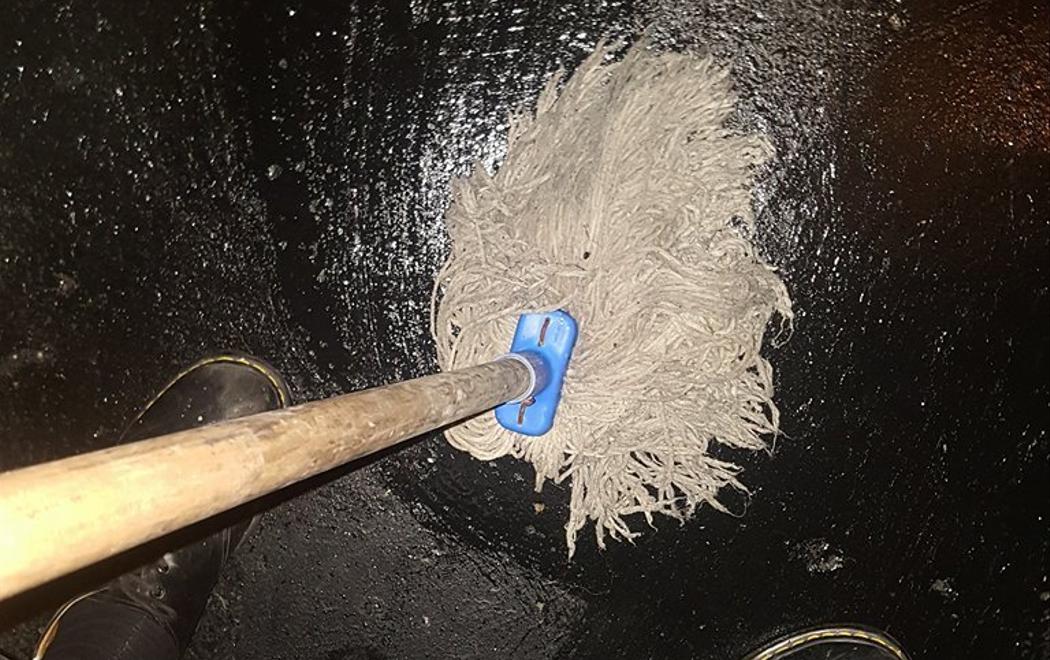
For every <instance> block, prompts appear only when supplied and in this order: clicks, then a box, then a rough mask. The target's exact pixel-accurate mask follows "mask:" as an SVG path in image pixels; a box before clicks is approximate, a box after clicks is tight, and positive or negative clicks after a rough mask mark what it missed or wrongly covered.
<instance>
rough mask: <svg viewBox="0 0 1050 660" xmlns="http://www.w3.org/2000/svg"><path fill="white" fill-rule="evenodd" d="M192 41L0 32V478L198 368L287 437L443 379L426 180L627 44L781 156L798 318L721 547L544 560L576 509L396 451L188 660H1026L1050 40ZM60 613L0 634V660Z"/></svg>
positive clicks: (933, 8) (988, 14)
mask: <svg viewBox="0 0 1050 660" xmlns="http://www.w3.org/2000/svg"><path fill="white" fill-rule="evenodd" d="M175 4H176V3H168V2H154V1H152V0H147V1H143V2H138V3H112V2H110V3H102V2H80V3H72V4H68V5H61V6H48V3H37V2H30V1H28V0H12V1H9V2H8V3H6V4H5V5H4V7H3V8H2V9H0V19H2V21H0V394H3V397H2V399H0V420H4V432H3V434H2V436H0V468H10V467H15V466H19V465H24V464H28V463H32V462H36V461H42V460H46V459H49V458H55V457H59V456H63V455H67V454H71V453H74V452H80V451H85V450H88V449H92V448H98V447H103V446H106V445H107V444H108V443H109V442H112V441H113V438H114V437H115V434H116V432H117V430H118V429H119V428H120V427H121V425H122V424H123V423H124V422H125V420H127V419H128V417H129V416H130V415H131V414H132V413H133V411H134V410H135V409H136V408H137V407H138V406H140V405H141V404H142V403H144V402H145V400H146V399H147V398H148V396H149V393H150V391H151V390H153V389H155V388H156V387H158V386H159V385H160V384H161V383H162V382H163V381H164V380H165V379H166V378H167V377H168V376H170V375H171V374H172V373H173V372H174V371H175V370H177V368H178V366H179V365H182V364H185V363H187V362H189V361H190V360H192V359H194V358H196V357H198V356H200V355H201V354H203V353H206V352H208V351H209V350H214V349H219V348H236V349H240V350H245V351H249V352H253V353H256V354H259V355H261V356H263V357H265V358H267V359H269V360H270V361H272V362H274V363H275V364H276V365H277V366H278V367H279V368H281V369H282V370H283V371H284V372H286V373H287V374H288V376H289V378H290V379H291V380H292V382H293V385H294V388H295V391H296V395H297V396H298V397H299V398H300V399H307V398H316V397H320V396H324V395H326V394H331V393H335V392H340V391H347V390H351V389H357V388H360V387H364V386H368V385H373V384H378V383H382V382H388V381H391V380H395V379H399V378H406V377H410V376H414V375H418V374H422V373H425V372H428V371H431V370H432V369H433V368H434V366H433V351H432V347H431V344H430V341H429V340H428V338H427V330H426V315H427V302H428V297H429V290H430V283H431V281H432V276H433V273H434V270H435V269H436V267H437V266H438V265H439V264H440V262H441V260H442V258H443V254H444V250H445V249H446V245H445V237H444V234H443V230H442V224H441V213H442V210H443V208H444V205H445V204H446V202H447V186H448V182H449V179H450V177H451V176H452V175H454V174H459V173H462V172H463V171H465V169H466V168H467V167H468V166H469V163H470V162H471V161H472V160H474V159H478V158H480V159H482V160H484V161H486V162H488V163H492V162H498V159H499V157H500V154H501V149H502V138H501V135H502V131H503V130H504V129H505V122H506V115H507V113H508V112H509V111H510V110H512V109H513V108H516V107H519V106H520V105H522V104H527V103H528V102H529V101H530V100H531V99H532V98H533V97H534V96H535V94H536V92H537V90H538V88H539V86H540V85H541V84H542V82H543V81H544V79H545V77H546V75H547V73H548V72H550V71H551V70H553V69H554V68H556V67H557V66H558V65H565V66H567V67H570V68H571V67H572V66H574V64H575V63H577V62H578V61H579V60H580V59H581V58H582V57H583V56H584V55H585V54H586V52H587V51H588V50H589V49H590V48H591V47H593V45H594V43H595V40H596V39H597V38H598V37H599V36H600V35H602V34H610V35H614V36H621V35H631V34H636V33H637V29H638V26H639V25H642V24H644V23H648V22H652V21H655V25H656V35H657V37H658V38H660V39H661V40H663V41H664V42H665V43H673V44H677V45H680V46H687V45H692V46H700V47H703V48H708V49H711V50H713V51H714V52H715V53H716V54H717V55H719V56H720V57H722V58H724V59H726V60H727V61H728V62H730V63H731V64H732V66H733V68H734V72H735V75H736V78H737V80H738V81H739V86H740V88H741V92H742V95H743V103H742V108H741V113H740V119H739V121H740V122H741V123H742V124H743V125H746V126H749V127H757V128H760V129H762V130H765V131H767V132H768V133H769V134H770V135H771V136H772V138H773V140H774V142H775V144H776V147H777V150H778V155H779V158H778V159H777V161H776V162H775V164H774V166H773V167H772V168H771V169H770V171H769V172H768V173H767V174H766V176H765V178H764V180H763V183H762V185H761V186H760V190H759V194H758V199H757V206H758V209H759V212H760V213H759V215H760V222H759V228H758V232H757V233H758V236H757V238H758V241H759V242H760V243H761V245H762V246H763V249H764V250H765V251H766V253H767V254H768V256H769V258H770V259H771V260H772V261H773V262H774V263H775V264H777V265H778V266H779V267H780V268H781V269H782V271H783V273H784V276H785V278H786V279H787V281H788V284H789V287H790V290H791V293H792V295H793V297H794V299H795V304H796V309H797V310H798V315H799V317H798V322H797V324H796V329H795V333H794V336H793V337H792V339H791V341H790V342H788V343H787V344H786V345H785V346H783V347H781V348H777V349H771V350H770V353H769V355H770V358H771V359H772V360H773V361H774V365H775V366H776V367H777V373H778V385H779V388H780V389H779V401H780V404H781V409H782V412H783V416H784V423H783V424H784V430H785V437H783V438H781V439H779V441H778V443H777V447H776V452H775V454H774V455H773V456H772V457H769V456H754V457H738V458H740V459H741V460H744V461H745V462H746V465H747V471H746V472H745V473H744V480H745V481H746V483H747V484H749V485H750V486H751V487H752V489H753V491H754V495H753V497H752V499H751V501H750V503H749V504H748V506H747V511H746V515H743V516H742V517H740V518H734V517H730V516H726V515H722V514H718V513H715V512H711V511H706V510H705V511H702V512H700V513H699V514H698V515H697V517H696V519H695V520H693V521H691V522H690V523H688V524H687V525H685V526H683V527H679V526H678V525H677V524H675V523H673V522H672V521H659V523H658V524H659V530H652V531H650V532H648V533H647V534H646V535H645V536H644V537H643V538H641V539H640V540H639V541H638V542H637V543H636V544H635V545H633V546H632V545H616V546H614V547H611V548H610V549H609V550H608V551H606V552H604V553H599V552H598V551H596V550H595V549H594V548H593V547H592V545H593V544H591V543H590V542H589V540H588V539H584V542H583V543H582V544H581V550H580V552H579V553H578V555H577V558H576V559H575V560H574V561H573V562H572V563H568V562H567V561H566V559H565V552H564V545H563V543H564V542H563V532H562V525H563V523H564V519H565V508H566V495H567V493H566V492H564V491H563V490H559V489H557V488H551V489H549V490H547V491H545V492H544V493H542V494H541V495H538V496H537V495H534V494H532V492H531V490H532V489H531V482H532V475H531V474H530V473H529V471H528V470H527V469H525V467H524V466H523V465H521V464H519V463H516V462H514V461H512V460H509V459H508V460H504V461H498V462H495V463H491V464H484V463H479V462H475V461H473V460H472V459H469V458H467V457H465V456H463V455H462V454H459V453H457V452H456V451H454V450H452V449H450V448H449V447H448V446H447V445H445V444H444V443H443V442H441V441H440V440H437V439H429V440H426V441H420V442H417V443H415V444H414V445H412V446H410V447H408V448H406V449H404V450H403V451H400V452H397V453H393V454H389V455H386V456H384V457H382V458H380V459H378V460H374V461H371V462H370V464H369V465H367V466H364V467H361V468H360V469H358V470H356V471H353V472H347V471H343V472H342V473H341V474H339V475H333V476H332V478H331V480H329V482H328V483H327V484H326V485H323V486H320V487H318V488H316V489H314V490H311V491H309V492H308V493H306V494H304V495H302V496H301V497H299V498H297V499H294V500H291V501H289V502H288V503H286V504H285V505H283V506H281V507H279V508H277V509H275V510H274V511H273V512H272V513H270V514H268V516H267V518H266V519H265V522H264V526H263V528H262V530H261V531H260V533H259V534H258V536H257V537H256V538H255V539H254V541H253V542H252V543H251V544H250V546H249V547H248V548H246V549H245V551H244V552H243V553H242V554H241V555H240V556H239V557H238V559H237V560H236V561H235V562H234V564H233V565H232V566H231V567H230V570H229V571H228V572H227V576H226V579H225V580H224V582H223V583H222V585H221V587H220V589H219V591H218V593H217V595H216V597H215V598H214V599H213V601H212V603H211V605H210V609H209V613H208V614H207V616H206V619H205V621H204V622H203V623H202V627H201V630H200V632H199V635H198V639H197V641H196V644H195V647H194V648H193V649H192V650H191V654H190V655H191V657H193V658H201V659H203V658H237V659H249V658H250V659H253V660H256V659H257V660H276V659H288V658H302V659H304V660H337V659H343V658H376V659H378V658H389V659H391V660H392V659H395V658H445V657H462V658H495V657H511V658H547V657H565V658H568V657H572V658H630V659H635V658H712V659H715V660H718V659H726V660H730V659H732V658H737V657H739V656H740V655H741V654H742V653H743V652H744V651H746V650H748V649H749V648H751V647H753V646H755V645H756V644H758V643H760V642H761V641H763V640H766V639H769V638H771V637H774V636H776V635H777V634H779V633H781V632H785V631H788V630H790V629H794V628H798V627H801V626H805V625H810V624H814V623H821V622H856V623H862V624H867V625H871V626H876V627H879V628H883V629H885V630H888V631H889V632H890V633H892V634H893V635H895V636H897V637H898V638H899V639H900V640H901V641H902V642H903V643H904V644H905V645H906V646H907V647H908V648H909V649H910V650H911V651H912V652H913V653H914V654H915V656H916V657H917V658H933V659H939V658H982V659H983V658H990V657H1002V658H1050V581H1048V577H1047V575H1048V573H1050V533H1048V532H1050V529H1048V518H1050V506H1048V502H1050V489H1048V486H1047V484H1048V483H1050V467H1048V466H1050V438H1048V437H1047V434H1048V431H1050V385H1048V380H1047V376H1046V374H1047V371H1048V369H1050V357H1048V348H1050V339H1048V332H1050V290H1048V287H1050V282H1048V264H1050V82H1048V74H1047V71H1050V10H1048V8H1047V5H1046V4H1045V3H1041V2H1031V3H1025V2H972V3H966V4H962V5H957V4H955V3H948V2H917V1H916V2H912V1H910V0H902V1H901V2H896V3H886V2H842V1H837V0H836V1H831V0H829V1H826V2H814V3H804V2H793V3H763V2H733V1H730V0H725V1H723V0H710V1H709V2H688V3H685V2H683V3H672V2H658V1H655V0H654V1H653V2H649V3H631V2H616V1H614V0H609V1H606V2H577V3H559V2H546V3H523V2H505V3H499V4H498V6H497V3H485V2H447V3H436V2H426V1H422V0H421V1H417V2H411V3H404V4H401V3H393V2H388V3H372V2H363V3H353V2H314V3H300V2H290V3H248V2H241V3H211V2H205V1H199V2H189V3H186V6H183V7H175V6H174V5H175ZM263 5H265V6H263ZM537 503H542V504H543V505H544V507H543V508H542V512H538V509H540V507H536V506H535V505H536V504H537ZM739 504H740V506H741V507H743V506H744V504H745V503H744V502H740V503H739ZM56 598H58V595H57V594H55V593H52V594H47V595H43V596H41V597H40V598H38V599H36V601H33V602H28V603H27V602H25V601H20V602H19V604H18V606H17V607H13V606H10V605H9V606H7V607H5V606H2V605H0V621H2V622H3V624H2V627H5V628H6V627H9V626H11V625H13V624H14V623H15V622H18V621H22V623H20V624H19V625H16V626H15V627H14V628H12V629H11V630H10V631H9V632H7V633H5V634H2V635H0V649H3V651H5V652H7V653H9V654H12V655H16V656H17V657H19V658H21V657H28V655H29V653H28V651H27V649H28V646H29V645H30V644H31V642H32V639H33V638H34V637H35V635H36V630H37V628H38V627H39V625H40V624H41V623H42V619H41V616H42V615H44V614H46V613H47V610H48V608H49V607H50V606H51V605H53V602H51V601H53V600H54V599H56ZM49 599H51V600H49Z"/></svg>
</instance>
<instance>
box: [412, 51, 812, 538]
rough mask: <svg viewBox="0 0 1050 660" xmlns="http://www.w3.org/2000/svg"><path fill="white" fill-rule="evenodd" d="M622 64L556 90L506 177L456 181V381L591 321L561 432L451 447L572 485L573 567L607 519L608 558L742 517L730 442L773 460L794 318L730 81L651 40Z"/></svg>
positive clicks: (519, 128) (465, 433)
mask: <svg viewBox="0 0 1050 660" xmlns="http://www.w3.org/2000/svg"><path fill="white" fill-rule="evenodd" d="M613 52H614V49H613V48H611V47H610V46H608V45H602V46H599V47H598V49H597V50H596V51H595V52H594V53H593V54H592V55H591V56H590V57H588V58H587V59H586V60H585V61H584V62H583V63H582V64H581V65H580V67H579V69H578V70H577V71H576V72H575V73H574V74H573V75H572V77H571V78H569V79H568V80H567V81H563V76H562V75H561V74H558V75H555V76H553V77H552V78H551V79H550V81H549V82H548V83H547V85H546V87H545V88H544V89H543V91H542V93H541V94H540V96H539V100H538V102H537V104H536V109H535V113H534V114H531V113H527V114H522V115H519V116H517V117H516V118H514V120H513V121H512V123H511V128H510V134H509V137H508V149H507V156H506V160H505V161H504V162H503V164H502V165H501V166H500V168H499V169H498V170H497V171H496V172H495V174H490V173H489V172H487V171H485V170H484V169H483V168H481V167H478V168H477V169H476V170H475V172H474V173H473V174H472V175H471V176H469V177H467V178H466V179H463V180H461V181H459V182H457V184H456V185H455V188H454V195H453V201H452V205H451V208H450V209H449V211H448V213H447V215H446V220H447V225H448V231H449V234H450V236H451V239H452V252H451V255H450V257H449V259H448V261H447V263H446V264H445V266H444V268H443V269H442V270H441V272H440V273H439V275H438V277H437V285H436V288H435V295H434V301H433V302H434V307H433V309H434V310H435V311H433V312H432V324H431V328H432V332H433V334H434V339H435V341H436V343H437V350H438V359H439V362H440V365H441V367H442V368H443V369H455V368H457V367H461V366H464V365H469V364H477V363H478V362H482V361H484V360H488V359H492V358H493V357H495V356H496V355H497V354H498V353H499V352H500V351H501V350H505V347H506V346H507V345H508V344H509V343H510V341H511V336H512V334H513V332H514V328H515V324H516V320H517V318H518V315H519V314H520V313H521V312H522V311H530V312H549V311H554V310H565V311H567V312H568V313H570V314H571V315H572V316H573V317H574V318H575V319H576V321H577V322H578V323H579V327H580V335H579V339H578V345H577V346H576V348H575V353H574V355H573V358H572V363H571V365H570V367H569V372H568V375H567V377H566V379H565V384H564V393H563V398H562V401H561V404H560V406H559V410H558V418H557V421H556V423H555V424H554V426H553V428H552V429H551V431H550V432H549V433H547V434H545V435H543V436H541V437H536V436H535V434H526V433H521V432H520V429H514V428H513V427H512V425H510V424H505V423H502V422H503V420H502V419H497V418H495V417H493V416H489V415H482V416H479V417H475V418H473V419H470V420H467V421H465V422H464V423H462V424H460V425H458V426H454V427H452V428H451V429H449V430H447V431H446V436H447V438H448V440H449V442H451V443H452V444H453V445H454V446H456V447H458V448H460V449H463V450H465V451H468V452H470V454H471V455H473V456H474V457H476V458H479V459H482V460H491V459H494V458H498V457H501V456H507V455H510V456H514V457H517V458H520V459H524V460H527V461H529V462H530V463H531V464H532V465H533V466H534V467H535V470H536V490H537V491H538V490H539V489H540V488H541V487H542V486H543V483H544V481H546V480H548V479H550V480H553V481H554V482H562V481H568V482H569V483H570V484H571V493H572V494H571V499H570V513H569V520H568V523H567V525H566V542H567V544H568V551H569V554H570V556H571V555H572V553H573V551H574V550H575V547H576V536H577V533H578V532H579V531H580V529H581V528H582V527H583V526H584V524H585V523H586V522H587V521H588V520H591V521H594V522H595V532H596V536H597V543H598V545H599V546H601V547H605V542H604V539H605V536H606V534H608V535H609V536H611V537H613V538H619V539H632V538H634V537H635V536H636V535H637V532H636V531H634V530H632V528H631V527H630V526H629V525H628V522H627V518H628V516H630V514H634V513H641V514H643V515H644V517H645V519H646V520H647V521H648V523H649V524H650V525H652V524H653V514H654V513H661V514H665V515H668V516H671V517H673V518H677V519H680V520H681V519H684V518H686V517H688V516H690V515H692V514H693V512H694V511H695V510H696V508H697V507H698V506H700V505H702V504H705V503H706V504H709V505H710V506H712V507H713V508H715V509H718V510H720V511H725V510H726V509H725V507H724V506H723V505H722V504H721V503H720V502H719V499H718V494H719V491H720V490H721V489H722V488H725V487H730V488H735V489H738V490H741V491H744V490H746V489H745V488H744V486H743V484H742V483H741V482H740V481H739V479H738V473H739V467H738V466H737V465H735V464H734V463H732V462H729V461H726V460H724V459H719V458H715V456H713V455H712V451H711V449H712V445H713V444H721V445H724V446H726V447H731V448H736V449H745V450H756V449H762V448H764V447H765V446H766V442H767V439H768V438H770V437H772V436H774V434H775V433H776V432H777V425H778V412H777V408H776V405H775V404H774V402H773V373H772V369H771V367H770V364H769V362H767V361H766V360H765V359H764V358H763V357H762V355H761V348H762V339H763V334H764V332H765V329H766V326H767V324H768V323H769V321H770V319H771V317H773V316H778V317H779V319H780V320H781V321H782V322H783V323H785V324H789V323H790V321H791V318H792V315H791V303H790V300H789V298H788V294H787V290H786V288H785V287H784V284H783V282H782V281H781V280H780V279H779V277H778V276H777V274H776V272H775V271H774V270H773V269H772V268H771V267H770V266H768V265H767V264H766V263H764V262H763V260H762V259H761V257H760V256H759V255H758V253H757V252H756V250H755V248H754V247H753V246H752V245H751V244H750V242H749V241H748V238H747V236H748V234H749V233H750V230H751V227H752V210H751V195H750V188H751V181H752V177H753V176H754V174H755V171H756V168H758V167H759V166H760V165H762V164H763V163H764V162H765V161H766V160H767V159H768V158H769V157H770V155H771V153H772V150H771V148H770V146H769V144H768V142H767V141H766V140H765V139H764V138H763V137H761V136H758V135H750V134H746V133H741V132H739V131H736V130H734V129H732V128H730V127H729V126H728V125H727V121H728V120H729V118H730V115H731V114H732V112H733V109H734V103H735V97H734V93H733V89H732V86H731V81H730V78H729V75H728V72H727V71H726V70H725V69H724V68H720V67H719V66H718V65H717V64H716V63H715V62H714V61H713V60H712V59H711V58H710V57H695V56H692V55H689V54H679V53H657V52H655V51H654V50H652V47H651V46H650V45H649V44H648V43H646V42H645V41H644V40H643V41H642V42H639V43H637V44H636V45H634V46H633V47H632V48H631V49H630V50H628V52H627V53H626V55H625V56H624V57H623V59H622V60H620V61H617V62H608V63H603V62H607V61H609V60H610V59H611V58H612V54H613ZM563 82H564V86H562V84H563ZM559 88H560V91H559ZM524 414H525V415H526V416H527V415H529V414H531V411H527V412H525V413H524Z"/></svg>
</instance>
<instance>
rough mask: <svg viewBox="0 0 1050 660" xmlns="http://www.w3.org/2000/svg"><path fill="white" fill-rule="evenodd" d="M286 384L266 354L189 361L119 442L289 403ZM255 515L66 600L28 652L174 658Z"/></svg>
mask: <svg viewBox="0 0 1050 660" xmlns="http://www.w3.org/2000/svg"><path fill="white" fill-rule="evenodd" d="M288 401H289V396H288V389H287V387H286V385H285V384H284V381H283V380H282V379H281V377H280V375H278V374H277V372H276V371H274V369H273V368H271V367H270V366H269V365H267V364H265V363H264V362H262V361H260V360H257V359H254V358H250V357H245V356H239V355H223V356H220V357H215V358H208V359H204V360H201V361H200V362H197V363H196V364H194V365H193V366H191V367H190V368H188V369H186V370H185V371H183V372H182V373H181V374H179V375H178V376H177V377H176V378H175V379H174V380H173V381H172V382H171V383H170V384H169V385H168V386H167V387H165V388H164V389H163V390H161V392H160V393H159V394H158V395H157V396H156V397H154V399H153V400H152V401H151V402H150V403H149V404H147V405H146V407H145V409H144V410H143V411H142V413H141V414H140V415H139V416H138V417H136V418H135V420H134V421H133V422H132V423H131V425H130V426H129V427H128V429H127V431H125V433H124V435H123V437H122V438H121V441H122V442H133V441H136V440H142V439H145V438H150V437H155V436H159V435H164V434H167V433H173V432H175V431H181V430H185V429H188V428H192V427H195V426H202V425H204V424H208V423H211V422H216V421H220V420H224V419H232V418H235V417H242V416H244V415H251V414H254V413H259V412H264V411H266V410H273V409H275V408H281V407H284V406H286V405H288ZM254 524H255V519H252V520H245V521H242V522H238V523H235V524H234V525H232V526H230V527H227V528H225V529H223V530H221V531H219V532H217V533H215V534H213V535H211V536H209V537H207V538H205V539H204V540H202V541H197V542H194V543H191V544H189V545H186V546H184V547H182V548H178V549H174V550H172V551H170V552H166V553H165V554H163V555H161V556H160V557H157V558H156V560H155V561H153V562H151V563H149V564H146V565H144V566H142V567H140V568H138V569H136V570H133V571H131V572H129V573H125V574H124V575H122V576H120V577H119V578H117V579H115V580H113V581H112V582H110V583H108V584H106V585H105V586H103V587H102V588H100V589H98V590H97V591H94V592H90V593H87V594H83V595H81V596H79V597H78V598H75V599H73V600H72V601H70V602H68V603H66V604H65V605H64V606H63V607H62V608H60V609H59V611H58V612H57V613H56V614H55V616H54V617H53V618H52V619H51V623H50V624H49V625H48V627H47V630H46V631H45V632H44V635H43V637H42V638H41V640H40V643H39V644H38V646H37V651H36V654H35V656H34V660H175V659H176V658H179V657H180V656H181V655H182V653H183V651H185V649H186V647H187V645H188V644H189V641H190V638H191V637H192V636H193V631H194V630H195V629H196V627H197V622H198V620H199V619H200V617H201V614H202V613H203V612H204V606H205V604H206V603H207V601H208V597H209V596H210V594H211V590H212V588H213V587H214V586H215V584H216V582H217V581H218V578H219V572H220V570H221V569H222V566H223V565H224V564H225V563H226V560H227V558H228V557H229V556H230V554H231V553H232V552H233V551H234V550H235V549H236V548H237V546H238V545H239V544H240V543H241V542H242V541H243V539H244V538H245V537H246V536H247V535H248V533H249V531H250V530H251V528H252V527H253V526H254Z"/></svg>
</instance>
